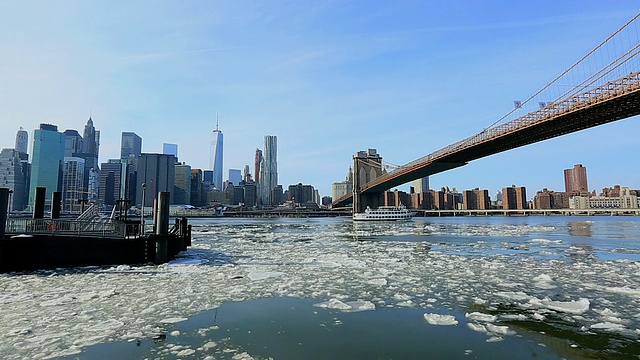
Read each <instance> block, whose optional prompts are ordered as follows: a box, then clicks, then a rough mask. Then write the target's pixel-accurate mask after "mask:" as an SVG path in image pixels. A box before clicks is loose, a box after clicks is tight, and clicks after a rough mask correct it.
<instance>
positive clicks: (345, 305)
mask: <svg viewBox="0 0 640 360" xmlns="http://www.w3.org/2000/svg"><path fill="white" fill-rule="evenodd" d="M313 306H317V307H320V308H324V309H333V310H342V311H350V312H357V311H366V310H375V309H376V305H375V304H374V303H372V302H370V301H362V300H357V301H348V302H342V301H340V300H338V299H335V298H332V299H329V300H328V301H325V302H321V303H318V304H314V305H313Z"/></svg>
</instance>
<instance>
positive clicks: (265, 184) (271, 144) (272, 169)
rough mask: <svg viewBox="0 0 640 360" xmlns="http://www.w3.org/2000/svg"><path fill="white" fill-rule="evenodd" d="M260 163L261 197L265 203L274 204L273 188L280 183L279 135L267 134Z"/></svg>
mask: <svg viewBox="0 0 640 360" xmlns="http://www.w3.org/2000/svg"><path fill="white" fill-rule="evenodd" d="M262 156H263V158H262V161H261V163H260V199H261V200H262V204H263V205H277V204H274V203H273V202H274V201H272V200H273V199H272V198H271V190H273V188H275V187H276V186H277V185H278V137H277V136H272V135H265V137H264V151H263V153H262Z"/></svg>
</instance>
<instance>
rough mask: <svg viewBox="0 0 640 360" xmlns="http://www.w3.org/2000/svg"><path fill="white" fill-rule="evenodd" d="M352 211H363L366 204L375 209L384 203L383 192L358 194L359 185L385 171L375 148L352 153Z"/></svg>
mask: <svg viewBox="0 0 640 360" xmlns="http://www.w3.org/2000/svg"><path fill="white" fill-rule="evenodd" d="M353 169H354V173H353V213H354V214H355V213H357V212H364V210H365V209H366V208H367V206H369V207H371V208H372V209H376V208H378V207H379V206H381V205H383V204H384V194H383V193H376V192H367V193H366V194H364V195H362V194H360V187H361V186H362V185H363V184H366V183H368V182H369V181H372V180H374V179H375V178H377V177H379V176H381V175H383V174H385V173H386V171H385V170H384V168H383V167H382V156H380V154H378V152H377V151H376V149H368V150H367V151H358V152H357V153H355V154H354V155H353Z"/></svg>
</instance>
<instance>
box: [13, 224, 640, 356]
mask: <svg viewBox="0 0 640 360" xmlns="http://www.w3.org/2000/svg"><path fill="white" fill-rule="evenodd" d="M192 224H193V225H194V229H193V234H194V241H193V246H192V247H191V248H190V249H189V250H188V251H187V252H186V253H184V254H182V256H180V257H179V258H178V259H176V260H175V261H173V262H171V263H169V264H165V265H161V266H148V265H145V266H117V267H110V268H109V267H107V268H76V269H69V270H58V271H41V272H32V273H21V274H4V275H2V276H0V286H1V287H2V294H1V295H0V303H1V304H2V306H1V307H0V336H1V339H2V340H1V341H0V354H2V355H3V358H7V359H23V358H56V357H64V358H68V359H75V358H86V359H94V358H114V355H115V354H117V355H118V356H117V358H131V359H138V358H140V359H142V358H166V359H173V358H194V359H204V358H211V359H221V358H222V359H225V358H228V359H249V358H256V359H265V358H270V357H271V358H276V359H281V358H300V357H305V358H316V359H323V358H357V357H359V358H396V359H400V358H425V357H432V358H433V357H448V358H487V359H488V358H522V359H528V358H568V359H582V358H638V354H640V343H639V341H638V338H639V336H640V306H639V305H640V263H639V262H638V260H640V218H638V217H477V218H476V217H456V218H416V219H413V220H412V221H409V222H400V223H395V222H385V223H353V222H352V221H351V220H350V219H345V218H325V219H210V220H204V219H203V220H193V221H192ZM95 344H98V345H95Z"/></svg>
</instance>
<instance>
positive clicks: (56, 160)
mask: <svg viewBox="0 0 640 360" xmlns="http://www.w3.org/2000/svg"><path fill="white" fill-rule="evenodd" d="M31 154H32V156H33V162H32V164H31V182H30V186H29V204H30V205H33V203H34V199H35V193H36V187H45V188H47V193H46V197H45V199H46V200H45V201H46V203H47V204H51V197H52V196H53V192H55V191H62V165H63V161H64V134H63V133H61V132H58V127H57V126H55V125H51V124H40V129H37V130H35V131H34V132H33V151H32V152H31Z"/></svg>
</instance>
